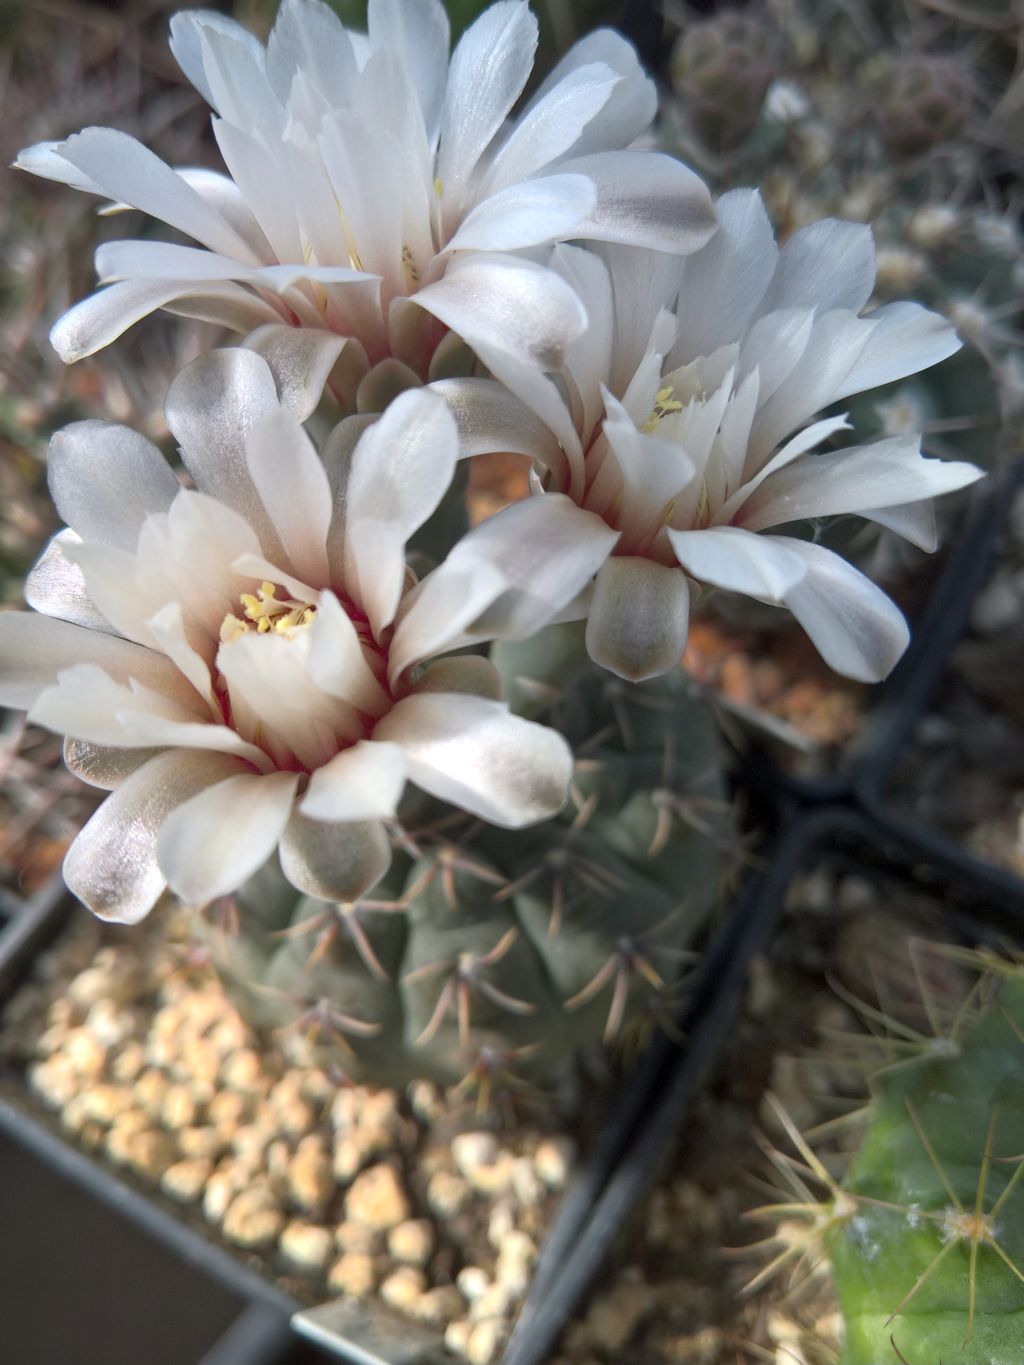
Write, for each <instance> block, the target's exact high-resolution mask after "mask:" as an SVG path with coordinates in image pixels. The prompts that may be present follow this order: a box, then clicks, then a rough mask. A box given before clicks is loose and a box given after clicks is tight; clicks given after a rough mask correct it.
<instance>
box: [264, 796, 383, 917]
mask: <svg viewBox="0 0 1024 1365" xmlns="http://www.w3.org/2000/svg"><path fill="white" fill-rule="evenodd" d="M280 853H281V870H282V871H283V872H284V875H285V876H286V877H287V878H288V880H289V881H290V882H291V884H292V886H294V887H297V888H298V890H299V891H304V892H305V894H306V895H307V896H319V897H320V899H321V900H328V901H354V900H358V899H359V897H360V896H362V895H364V894H365V893H366V892H367V891H369V889H370V888H371V886H374V885H375V884H376V883H377V882H379V881H380V879H381V877H383V875H384V873H385V872H386V871H387V870H388V868H389V867H390V866H391V841H390V839H389V838H388V835H387V830H385V828H384V826H383V825H382V824H381V822H380V821H379V820H365V821H362V820H361V821H349V820H344V821H340V822H337V823H334V822H331V821H327V820H309V819H307V818H306V816H304V815H302V814H300V812H299V811H297V810H296V811H293V812H292V818H291V820H290V821H289V822H288V827H287V829H286V830H285V832H284V834H283V835H282V837H281V849H280Z"/></svg>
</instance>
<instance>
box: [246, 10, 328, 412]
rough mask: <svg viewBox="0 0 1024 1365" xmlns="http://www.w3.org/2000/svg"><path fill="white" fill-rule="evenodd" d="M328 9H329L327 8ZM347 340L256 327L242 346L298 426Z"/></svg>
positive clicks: (316, 332) (301, 329)
mask: <svg viewBox="0 0 1024 1365" xmlns="http://www.w3.org/2000/svg"><path fill="white" fill-rule="evenodd" d="M325 8H326V6H325ZM346 341H347V338H345V337H340V336H338V335H337V334H336V333H335V332H324V331H321V330H320V329H319V328H317V327H285V326H284V325H283V324H282V323H276V324H270V325H268V326H266V327H257V329H256V330H255V332H250V334H249V335H248V336H247V337H246V338H245V340H244V341H243V342H242V343H241V344H242V345H243V346H244V347H245V349H246V350H247V351H255V352H256V354H257V355H260V356H262V357H263V359H264V360H265V361H266V362H267V364H268V365H269V366H270V373H271V374H272V375H273V376H274V383H275V384H276V385H277V392H278V394H279V395H280V398H281V402H282V404H283V406H284V407H286V408H288V409H289V410H290V411H291V412H292V413H293V414H294V415H295V417H296V419H297V420H298V421H299V422H304V421H305V420H306V418H307V417H311V416H312V415H313V412H314V411H315V410H316V406H317V404H318V403H319V402H320V399H321V397H322V396H323V391H324V387H325V385H326V383H327V380H328V379H329V377H330V373H331V370H332V369H333V368H334V365H335V362H336V361H337V359H338V357H339V356H340V355H341V352H342V350H343V349H344V347H345V345H346Z"/></svg>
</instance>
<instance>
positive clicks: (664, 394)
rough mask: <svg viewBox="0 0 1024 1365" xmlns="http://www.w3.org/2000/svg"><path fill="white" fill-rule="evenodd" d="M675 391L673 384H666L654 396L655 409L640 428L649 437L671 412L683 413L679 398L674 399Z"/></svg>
mask: <svg viewBox="0 0 1024 1365" xmlns="http://www.w3.org/2000/svg"><path fill="white" fill-rule="evenodd" d="M674 393H675V389H674V388H673V386H672V385H671V384H666V385H665V387H664V388H663V389H659V390H658V392H657V393H656V394H655V395H654V407H653V408H652V409H651V415H650V417H648V419H647V421H646V422H645V423H644V424H643V426H642V427H641V428H640V430H641V431H643V432H646V434H647V435H648V436H649V435H650V434H651V432H652V431H653V430H654V428H655V427H656V426H657V425H658V423H659V422H660V421H661V419H662V418H663V417H667V416H668V415H669V413H671V412H682V410H683V405H682V403H681V402H680V401H679V399H678V398H673V397H672V395H673V394H674Z"/></svg>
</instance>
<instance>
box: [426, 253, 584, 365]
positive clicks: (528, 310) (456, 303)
mask: <svg viewBox="0 0 1024 1365" xmlns="http://www.w3.org/2000/svg"><path fill="white" fill-rule="evenodd" d="M416 302H417V303H418V304H420V306H421V307H423V308H425V309H426V310H427V312H429V313H433V315H434V316H435V317H437V318H440V319H441V321H442V322H443V323H444V324H445V326H447V327H450V328H451V329H452V331H453V332H458V334H459V336H461V337H462V338H463V340H464V341H465V342H466V344H467V345H468V346H470V347H471V348H472V349H473V350H479V349H480V348H481V347H482V346H491V347H493V348H494V349H495V350H498V351H504V352H506V353H508V354H509V355H511V356H512V357H513V358H514V359H516V360H518V361H520V362H521V363H522V364H524V365H530V366H533V367H538V366H539V367H540V368H541V369H545V370H556V369H558V367H559V365H561V364H562V362H563V360H564V359H565V352H566V347H567V346H568V345H569V343H570V342H572V341H574V340H575V338H576V337H578V336H579V335H580V334H581V333H582V332H583V330H584V328H585V327H586V325H587V316H586V313H585V312H584V311H583V306H582V304H581V303H580V301H579V299H578V298H577V297H576V295H575V294H574V293H573V291H572V289H570V287H569V286H568V285H567V284H566V282H565V281H564V280H562V279H560V278H559V277H558V276H557V275H555V274H554V273H553V272H552V271H550V270H547V269H545V268H544V267H543V266H539V265H535V264H534V262H533V261H526V260H521V259H519V258H518V257H515V256H502V255H499V254H497V253H488V252H473V253H470V254H468V255H466V256H459V257H457V258H456V259H455V260H454V261H453V262H452V264H451V265H450V266H449V267H448V270H447V271H446V273H445V276H444V278H443V279H440V280H437V281H436V282H435V283H434V284H429V285H427V287H426V288H425V289H421V290H420V291H419V293H418V294H417V295H416Z"/></svg>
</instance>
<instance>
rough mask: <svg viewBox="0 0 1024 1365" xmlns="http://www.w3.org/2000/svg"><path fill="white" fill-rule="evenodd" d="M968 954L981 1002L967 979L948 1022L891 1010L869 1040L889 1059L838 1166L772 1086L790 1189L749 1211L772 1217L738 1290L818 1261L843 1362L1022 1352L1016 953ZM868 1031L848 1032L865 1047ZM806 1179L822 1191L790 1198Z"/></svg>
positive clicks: (1000, 1364) (961, 1359)
mask: <svg viewBox="0 0 1024 1365" xmlns="http://www.w3.org/2000/svg"><path fill="white" fill-rule="evenodd" d="M954 955H956V956H959V954H954ZM964 956H965V957H966V960H967V962H968V965H975V966H976V965H979V957H978V955H972V954H966V955H964ZM980 965H982V966H983V968H984V970H985V975H984V976H983V977H982V980H981V983H980V990H979V997H983V998H984V1003H983V1004H981V1005H980V1006H979V1005H978V1004H977V999H978V998H979V997H975V996H974V994H973V993H972V994H971V995H970V996H969V997H968V999H967V1001H966V1002H965V1004H964V1006H963V1007H962V1008H961V1009H960V1010H959V1012H958V1013H957V1015H956V1017H955V1019H954V1020H953V1022H952V1026H951V1027H950V1028H949V1030H948V1032H946V1033H940V1034H938V1035H937V1036H935V1037H926V1036H924V1035H922V1034H919V1033H917V1032H915V1031H914V1030H913V1029H908V1028H904V1027H901V1026H899V1025H896V1033H895V1035H894V1037H891V1038H889V1039H885V1040H881V1041H883V1043H884V1047H885V1056H886V1061H885V1064H884V1065H883V1066H882V1068H881V1070H878V1071H876V1072H875V1074H874V1076H873V1077H872V1079H871V1083H870V1085H871V1092H872V1094H871V1101H870V1104H869V1106H868V1108H867V1110H866V1111H865V1117H866V1129H865V1132H864V1136H863V1139H862V1140H861V1142H860V1144H859V1147H858V1149H857V1151H856V1153H855V1155H854V1156H853V1158H852V1161H851V1162H850V1164H849V1168H848V1171H847V1173H846V1176H845V1178H843V1179H839V1178H837V1177H836V1176H834V1175H833V1174H832V1173H831V1172H830V1171H829V1169H828V1168H827V1167H826V1165H825V1163H824V1162H823V1161H822V1160H821V1159H820V1158H819V1157H818V1155H817V1154H816V1153H815V1152H814V1151H813V1150H812V1148H811V1147H810V1145H809V1144H808V1143H807V1141H806V1140H805V1139H804V1138H803V1137H802V1135H801V1134H800V1133H799V1131H798V1130H797V1129H796V1127H795V1126H794V1125H793V1123H792V1121H791V1120H790V1119H789V1118H788V1117H787V1115H786V1114H785V1112H784V1111H783V1110H782V1109H781V1106H779V1105H778V1103H777V1102H774V1101H773V1107H774V1109H775V1112H776V1115H777V1117H778V1118H779V1120H780V1122H781V1124H782V1126H783V1128H784V1129H785V1130H786V1132H787V1134H788V1136H789V1138H790V1140H791V1141H792V1142H793V1144H794V1146H795V1147H796V1148H797V1149H798V1151H799V1154H800V1157H801V1161H800V1162H799V1163H795V1162H793V1161H792V1159H791V1158H788V1157H786V1156H785V1155H783V1154H781V1153H777V1154H776V1155H775V1165H776V1167H777V1169H778V1171H779V1172H780V1173H781V1174H782V1175H783V1177H784V1178H785V1179H786V1180H787V1183H788V1184H790V1185H791V1186H792V1188H793V1190H794V1192H795V1193H798V1194H799V1195H800V1196H801V1202H798V1203H783V1204H777V1205H772V1206H769V1207H767V1208H762V1209H757V1210H753V1211H752V1213H751V1215H750V1216H751V1217H754V1218H757V1219H765V1218H768V1219H772V1220H773V1221H775V1223H776V1227H775V1231H774V1234H773V1236H771V1237H770V1238H769V1239H768V1240H767V1241H766V1242H763V1243H759V1244H758V1245H759V1247H760V1248H761V1249H762V1250H765V1249H767V1250H768V1251H769V1253H770V1255H771V1259H770V1261H769V1263H768V1264H766V1265H765V1266H764V1267H763V1268H762V1269H761V1270H760V1271H759V1273H758V1274H757V1275H756V1276H755V1277H754V1279H753V1280H752V1281H751V1282H750V1284H749V1285H748V1289H754V1288H757V1287H758V1286H759V1285H761V1284H763V1283H764V1282H765V1281H766V1280H768V1279H769V1278H770V1277H771V1276H772V1275H773V1274H775V1273H776V1272H778V1271H779V1270H781V1269H783V1268H785V1267H787V1266H790V1267H795V1268H796V1270H797V1272H798V1273H797V1275H796V1276H795V1279H797V1280H801V1279H803V1278H804V1272H808V1271H809V1272H810V1276H809V1277H808V1278H812V1277H816V1276H817V1274H820V1273H821V1272H823V1271H824V1270H825V1268H826V1265H830V1266H831V1272H832V1277H833V1280H834V1282H835V1286H836V1290H837V1293H838V1297H839V1303H840V1308H841V1310H842V1318H843V1344H842V1355H841V1361H842V1365H885V1362H892V1363H893V1365H899V1362H902V1363H903V1365H1011V1362H1017V1361H1020V1360H1024V962H1017V963H1008V962H1006V961H1004V960H1002V959H999V960H995V959H993V958H991V957H986V958H982V959H980ZM858 1008H861V1007H858ZM866 1013H867V1016H868V1018H869V1019H870V1020H872V1021H874V1023H875V1024H876V1025H878V1024H881V1025H883V1027H886V1026H888V1025H889V1024H890V1023H891V1022H892V1021H889V1020H887V1019H886V1017H885V1016H883V1015H882V1014H881V1013H880V1012H878V1011H874V1010H866ZM846 1041H847V1042H850V1043H856V1042H857V1037H856V1036H853V1035H851V1036H850V1037H849V1038H847V1040H846ZM879 1041H880V1040H879V1039H878V1038H877V1037H876V1038H873V1039H868V1038H867V1037H862V1038H860V1039H859V1042H860V1044H861V1045H862V1046H863V1050H864V1052H865V1053H867V1052H874V1051H875V1050H876V1049H877V1046H878V1043H879ZM876 1055H877V1053H876ZM794 1173H795V1174H794ZM805 1180H813V1181H814V1182H816V1183H817V1184H819V1185H821V1186H822V1187H823V1189H824V1191H825V1196H824V1198H823V1199H822V1201H821V1202H820V1203H812V1202H802V1201H803V1199H805V1198H806V1191H807V1189H808V1186H807V1185H806V1184H805V1183H804V1182H805ZM805 1282H806V1281H805Z"/></svg>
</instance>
